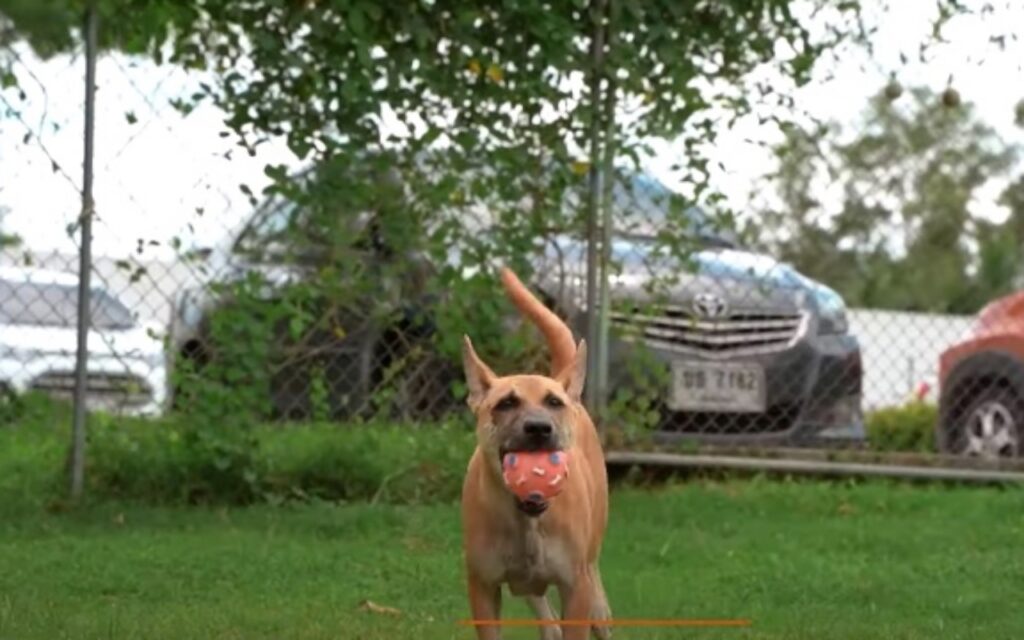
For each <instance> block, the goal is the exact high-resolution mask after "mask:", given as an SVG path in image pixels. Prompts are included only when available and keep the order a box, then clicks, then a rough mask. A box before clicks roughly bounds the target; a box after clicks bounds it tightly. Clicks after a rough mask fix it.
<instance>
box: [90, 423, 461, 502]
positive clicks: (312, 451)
mask: <svg viewBox="0 0 1024 640" xmlns="http://www.w3.org/2000/svg"><path fill="white" fill-rule="evenodd" d="M247 436H248V437H250V438H251V439H252V441H251V442H247V443H242V444H239V443H238V442H237V441H236V438H235V437H233V436H231V435H227V434H225V435H223V436H220V435H217V432H216V431H215V430H211V429H209V428H203V429H195V428H190V427H189V426H187V425H182V424H179V423H176V422H175V421H173V420H165V421H155V422H146V421H141V420H139V421H131V420H123V419H118V420H114V419H110V418H107V419H104V420H97V421H96V423H95V424H94V425H92V429H91V432H90V446H89V469H88V481H89V489H90V493H91V495H93V496H100V497H114V498H123V499H133V500H135V499H137V500H144V501H148V502H160V503H180V502H186V503H229V504H247V503H252V502H257V501H270V502H281V501H285V500H295V499H300V500H307V499H323V500H332V501H335V500H340V501H351V500H374V501H376V500H381V501H388V502H406V503H416V502H429V501H437V500H451V499H454V498H456V497H457V496H458V495H459V490H460V486H461V485H460V483H461V479H462V476H463V474H464V472H465V468H466V463H467V461H468V459H469V455H470V453H471V452H472V450H473V434H472V430H471V429H469V428H468V427H467V426H465V425H463V424H444V425H438V426H431V427H421V428H419V429H410V428H409V427H408V426H398V425H373V424H363V425H338V424H310V425H301V426H259V427H255V428H253V429H251V430H248V431H247Z"/></svg>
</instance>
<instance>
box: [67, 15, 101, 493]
mask: <svg viewBox="0 0 1024 640" xmlns="http://www.w3.org/2000/svg"><path fill="white" fill-rule="evenodd" d="M97 22H98V16H97V15H96V2H95V0H92V1H90V2H89V3H88V5H87V7H86V10H85V156H84V158H83V160H82V214H81V218H80V219H79V224H80V225H81V238H82V246H81V248H80V249H79V252H78V259H79V262H78V350H77V353H76V355H75V392H74V414H73V418H72V423H71V497H72V498H78V497H80V496H81V495H82V488H83V485H84V482H85V389H86V374H87V371H88V369H87V365H88V361H89V325H90V324H91V317H90V316H91V315H92V314H91V308H90V307H91V305H90V300H89V297H90V291H91V287H90V284H89V280H90V271H91V269H92V218H93V213H94V211H95V202H94V201H93V194H92V180H93V173H92V169H93V167H92V161H93V134H94V129H95V124H96V31H97Z"/></svg>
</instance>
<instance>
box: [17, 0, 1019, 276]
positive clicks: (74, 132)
mask: <svg viewBox="0 0 1024 640" xmlns="http://www.w3.org/2000/svg"><path fill="white" fill-rule="evenodd" d="M865 4H866V5H867V7H868V15H869V19H870V20H873V21H875V23H877V25H878V28H879V30H878V32H877V34H876V36H875V38H874V41H873V42H874V47H875V51H874V55H873V56H870V57H869V56H868V55H867V54H866V52H864V51H862V50H859V49H847V50H843V51H841V52H839V55H838V56H836V57H835V58H834V59H833V58H828V59H824V60H821V61H820V62H819V64H818V66H817V67H816V71H815V79H814V80H813V81H812V82H811V83H810V84H809V85H808V86H805V87H803V88H800V89H799V90H796V91H794V93H793V95H794V97H795V98H796V104H797V105H798V107H799V108H800V109H801V110H803V111H804V112H806V113H808V114H811V115H813V116H814V117H816V118H822V119H831V120H835V121H837V122H839V123H843V124H845V125H848V126H849V125H854V124H855V123H856V122H857V119H858V117H859V115H860V113H861V111H862V109H863V108H864V105H865V104H866V101H867V99H868V97H869V96H870V95H872V94H874V93H875V92H877V91H878V90H879V89H880V88H881V87H882V86H883V85H884V84H885V82H886V81H887V79H888V76H889V73H890V72H895V73H896V77H897V78H898V79H899V80H900V81H901V82H902V83H903V84H904V85H925V86H928V87H931V88H933V89H934V90H936V91H941V90H942V89H944V88H945V87H946V84H947V81H948V80H949V78H950V77H952V84H953V86H955V87H956V88H957V90H958V91H960V93H961V95H962V96H963V98H964V99H965V100H968V101H971V102H973V103H975V104H976V109H977V113H978V115H979V116H980V118H981V119H982V120H984V121H986V122H987V123H989V124H990V125H991V126H992V127H994V128H995V129H996V130H997V131H998V132H999V133H1000V135H1002V136H1003V137H1004V138H1005V139H1006V140H1008V141H1015V142H1022V141H1024V139H1022V136H1021V131H1020V130H1019V129H1017V128H1015V127H1014V126H1013V109H1014V106H1015V105H1016V103H1017V102H1018V101H1019V100H1020V99H1022V98H1024V71H1022V69H1021V62H1020V61H1021V60H1024V46H1022V45H1021V44H1020V43H1016V42H1012V41H1008V42H1007V46H1006V48H1005V50H1000V49H999V48H998V47H996V46H995V45H994V44H992V43H990V42H989V36H990V35H991V34H992V33H993V32H996V31H997V30H999V29H1000V28H1003V29H1005V28H1007V25H1013V24H1024V6H1021V7H1020V8H1018V9H1007V8H1000V10H999V12H997V13H996V14H994V15H989V16H987V17H985V18H979V17H962V18H956V19H954V21H953V22H951V23H950V24H949V25H948V26H947V28H946V30H945V31H944V32H943V36H944V42H943V43H941V44H938V45H935V46H933V47H932V49H931V50H930V51H929V59H928V62H927V63H926V64H922V63H920V62H918V60H917V46H918V43H920V42H921V41H923V40H924V39H925V38H926V36H927V32H928V30H929V29H930V17H931V16H933V15H934V6H935V3H934V0H866V2H865ZM1021 4H1022V5H1024V3H1021ZM883 5H884V6H883ZM883 8H884V9H885V10H884V11H883ZM15 53H16V54H17V56H18V58H19V62H18V63H17V66H16V71H17V72H18V73H19V76H20V77H22V79H23V89H24V90H25V92H26V98H25V99H24V100H20V99H19V98H18V96H16V95H15V94H14V93H13V92H12V91H10V90H7V91H4V92H0V211H3V210H5V209H6V210H7V213H6V214H5V215H4V217H3V218H2V220H0V225H2V226H3V227H2V228H3V229H4V231H5V232H7V233H12V232H13V233H16V234H18V235H19V236H21V237H22V239H23V241H24V243H25V246H26V247H28V248H31V249H33V250H38V251H66V252H74V251H75V247H76V242H77V239H76V238H72V237H69V235H68V225H69V224H72V223H73V222H74V220H75V219H76V217H77V215H78V213H79V211H80V206H81V205H80V200H79V192H78V189H79V187H80V185H81V164H82V155H83V144H82V130H83V114H82V105H83V91H84V80H83V72H84V58H83V57H82V56H81V55H75V56H61V57H58V58H55V59H52V60H48V61H41V60H38V59H37V58H35V56H34V55H33V54H32V53H31V51H30V50H28V49H27V48H26V47H17V48H16V49H15ZM901 53H902V54H903V55H905V56H906V58H907V59H908V62H907V63H906V64H904V63H902V62H901V59H900V58H901ZM760 76H761V77H762V78H763V79H766V80H767V81H771V82H780V83H781V82H783V80H782V79H781V78H778V77H776V76H773V75H772V74H770V73H768V72H763V73H761V74H760ZM204 79H207V78H205V77H204V76H203V75H202V74H198V73H186V72H185V71H183V70H181V69H178V68H175V67H173V66H169V65H165V66H157V65H155V64H154V63H152V62H149V61H146V60H139V59H132V58H128V57H125V56H122V55H116V54H110V55H105V56H103V57H102V58H101V59H100V60H99V63H98V66H97V80H98V86H99V90H98V92H97V118H96V156H95V158H96V160H95V173H96V178H95V198H96V203H97V216H98V219H97V222H96V223H95V229H94V242H93V251H94V253H95V254H97V255H108V256H114V257H123V256H126V255H128V254H129V253H132V252H135V251H136V250H137V248H138V246H139V241H140V239H141V240H142V241H143V252H144V253H143V256H144V257H149V258H169V257H171V256H172V255H173V251H172V250H171V249H170V246H169V243H170V242H171V239H172V238H175V237H177V238H179V239H180V240H181V241H182V243H183V244H184V245H185V246H210V245H212V244H215V243H216V242H217V241H218V240H221V239H223V238H224V237H225V234H226V233H229V232H230V230H231V229H233V228H237V225H238V224H239V223H240V222H241V221H243V220H244V219H245V217H246V215H247V214H248V213H249V211H250V207H249V204H248V202H247V199H246V197H245V196H244V195H243V194H242V192H241V191H240V189H239V185H240V184H242V183H245V184H248V185H249V186H250V187H252V188H253V190H254V191H258V190H259V189H260V188H262V187H263V186H264V185H266V184H267V182H268V180H267V179H266V178H265V177H264V176H263V167H264V165H266V164H267V163H271V162H272V163H281V164H286V165H289V166H293V167H298V166H299V165H298V163H297V162H296V159H295V158H294V156H292V154H291V153H290V152H289V151H288V150H287V148H286V146H285V145H284V144H283V142H282V141H274V142H271V143H268V144H266V145H263V146H262V147H260V148H259V152H258V153H257V155H256V156H255V157H250V156H249V155H248V154H246V153H245V152H243V151H241V150H240V149H237V148H234V145H233V144H232V142H231V138H230V137H222V135H221V134H222V132H224V126H223V124H222V122H223V114H222V113H220V112H219V111H218V110H217V109H215V108H213V107H211V106H208V105H207V106H200V107H199V108H198V109H196V110H195V111H193V112H192V113H190V114H189V115H188V116H187V117H182V116H181V114H179V113H178V112H176V111H175V110H174V109H173V108H172V107H170V106H169V104H168V100H169V99H171V98H174V97H177V96H182V95H188V94H190V93H191V92H192V91H194V89H195V87H196V86H197V85H198V83H199V82H201V81H203V80H204ZM14 111H16V112H17V113H16V114H15V113H13V112H14ZM29 133H31V136H30V137H26V135H27V134H29ZM779 139H780V134H779V132H778V131H777V130H776V129H774V128H773V127H771V126H764V125H760V124H758V122H757V118H756V117H750V118H747V119H745V120H743V121H741V122H739V123H737V125H736V126H734V127H733V128H732V129H730V130H726V131H721V132H720V134H719V138H718V140H717V141H716V143H715V145H714V147H713V149H712V150H711V155H712V159H713V161H714V162H713V163H712V164H713V165H718V166H720V168H716V169H715V170H714V173H713V174H712V184H713V186H714V187H715V188H717V189H718V190H720V191H721V192H722V193H724V194H725V195H726V197H727V199H728V202H729V204H730V205H731V207H732V208H734V209H736V210H739V211H743V210H744V209H748V208H749V203H750V197H751V190H752V186H753V185H754V183H755V181H756V180H757V179H758V177H759V176H762V175H764V174H765V173H766V172H768V171H769V170H770V169H771V168H772V166H773V165H772V158H771V154H770V152H769V151H768V150H767V148H766V146H765V145H766V144H770V143H772V142H776V141H778V140H779ZM655 148H656V149H657V151H658V153H657V154H656V156H655V157H654V158H652V159H651V160H650V162H649V163H648V166H647V167H646V168H647V170H648V171H650V172H651V173H652V174H654V175H656V176H658V177H659V178H661V179H662V180H663V181H664V182H665V183H666V184H667V185H668V186H669V187H670V188H679V181H678V179H677V178H676V177H675V175H674V174H673V173H672V171H671V169H670V167H671V165H672V164H673V163H674V162H675V161H676V160H677V159H678V156H679V153H681V149H680V145H676V144H673V142H672V141H657V143H656V144H655ZM229 150H233V151H232V152H231V154H230V156H226V155H225V154H226V153H227V152H228V151H229ZM830 186H831V187H835V185H822V189H823V190H824V193H826V194H827V193H828V187H830ZM996 187H997V186H995V185H994V186H993V187H992V188H990V189H988V190H985V191H983V192H982V194H981V196H980V197H979V198H978V199H977V201H976V202H974V203H972V207H973V208H974V210H975V213H976V214H977V215H980V216H984V217H988V218H992V219H999V218H1000V216H1002V215H1005V212H1003V211H1002V210H1001V209H1000V208H999V207H998V206H997V205H996V204H995V202H994V200H995V196H996V195H997V192H998V191H997V188H996ZM826 200H827V197H826Z"/></svg>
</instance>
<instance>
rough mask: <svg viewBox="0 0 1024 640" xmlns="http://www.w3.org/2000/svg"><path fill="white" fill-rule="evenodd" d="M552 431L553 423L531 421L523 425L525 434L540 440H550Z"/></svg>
mask: <svg viewBox="0 0 1024 640" xmlns="http://www.w3.org/2000/svg"><path fill="white" fill-rule="evenodd" d="M552 430H553V429H552V428H551V423H550V422H546V421H544V420H530V421H529V422H526V423H525V424H523V433H525V434H526V435H527V436H529V437H531V438H536V439H538V440H539V439H542V438H550V437H551V432H552Z"/></svg>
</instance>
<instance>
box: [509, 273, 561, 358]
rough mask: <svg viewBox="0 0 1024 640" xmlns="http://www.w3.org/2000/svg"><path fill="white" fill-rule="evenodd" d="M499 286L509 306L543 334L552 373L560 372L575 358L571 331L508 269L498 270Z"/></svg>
mask: <svg viewBox="0 0 1024 640" xmlns="http://www.w3.org/2000/svg"><path fill="white" fill-rule="evenodd" d="M501 283H502V284H503V285H505V292H506V293H507V294H508V297H509V298H510V299H511V300H512V303H513V304H515V305H516V307H517V308H518V309H519V311H520V312H521V313H522V314H523V315H524V316H526V317H527V318H529V319H530V322H532V323H533V324H534V325H536V327H537V328H538V329H540V332H541V333H543V334H544V339H545V340H547V343H548V350H549V351H550V352H551V373H552V374H553V375H557V374H559V373H561V372H562V371H563V370H565V368H566V367H568V366H569V365H570V364H572V362H573V360H574V359H575V358H576V341H575V340H573V337H572V331H570V330H569V327H568V326H566V324H565V323H564V322H562V319H561V318H559V317H558V316H557V315H555V314H554V313H553V312H552V311H551V310H550V309H548V308H547V307H546V306H544V303H543V302H541V301H540V300H538V299H537V297H536V296H535V295H533V293H531V292H530V290H529V289H527V288H526V286H525V285H524V284H523V283H522V281H520V280H519V278H518V277H517V276H516V274H514V273H513V272H512V270H511V269H509V268H508V267H502V268H501Z"/></svg>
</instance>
